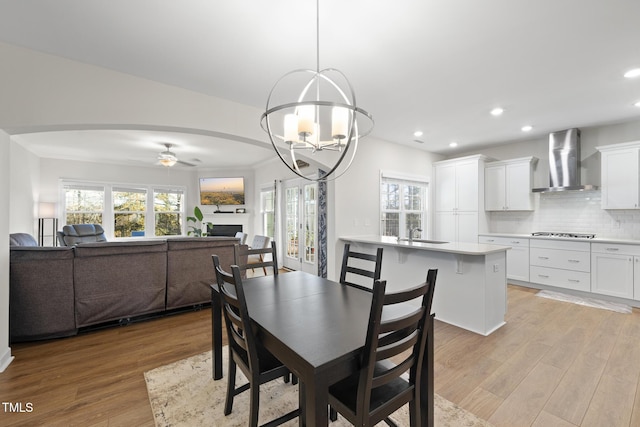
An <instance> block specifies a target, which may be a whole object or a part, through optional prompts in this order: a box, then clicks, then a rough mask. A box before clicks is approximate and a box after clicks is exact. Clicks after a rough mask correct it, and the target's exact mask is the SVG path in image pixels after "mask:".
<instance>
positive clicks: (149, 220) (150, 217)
mask: <svg viewBox="0 0 640 427" xmlns="http://www.w3.org/2000/svg"><path fill="white" fill-rule="evenodd" d="M68 187H71V188H73V187H79V188H82V187H96V188H97V187H102V188H104V207H103V209H104V211H103V212H102V228H104V232H105V235H106V237H107V239H109V240H130V239H139V238H140V237H114V232H115V230H114V219H115V216H114V209H113V198H112V192H113V190H114V189H118V190H122V189H132V190H133V189H136V190H145V191H146V192H147V200H146V211H145V216H146V218H145V235H144V237H145V238H164V237H165V236H156V235H155V228H156V227H155V226H156V224H155V209H154V204H153V203H154V195H155V192H156V191H160V192H166V191H174V192H182V198H183V203H182V206H181V211H180V214H181V215H182V224H181V235H183V236H184V235H186V233H185V230H186V209H185V203H184V201H185V200H187V189H186V187H184V186H171V185H162V184H159V185H155V184H135V183H120V182H99V181H79V180H60V182H59V191H60V196H59V205H60V206H61V209H60V216H59V220H60V221H61V223H62V224H65V221H66V218H67V212H66V200H65V188H68Z"/></svg>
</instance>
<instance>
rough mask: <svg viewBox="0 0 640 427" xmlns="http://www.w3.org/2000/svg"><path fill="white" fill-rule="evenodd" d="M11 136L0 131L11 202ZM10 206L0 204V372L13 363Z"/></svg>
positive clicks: (0, 174)
mask: <svg viewBox="0 0 640 427" xmlns="http://www.w3.org/2000/svg"><path fill="white" fill-rule="evenodd" d="M9 144H10V141H9V135H7V134H6V133H5V132H3V131H2V130H0V198H1V199H2V200H5V201H6V200H9V195H10V194H9V193H10V185H11V184H10V181H11V177H10V171H9V164H10V160H9V151H10V150H9ZM9 222H10V216H9V204H8V203H0V372H3V371H4V370H5V368H6V367H7V365H8V364H9V363H10V362H11V360H12V356H11V348H10V347H9V230H10V224H9Z"/></svg>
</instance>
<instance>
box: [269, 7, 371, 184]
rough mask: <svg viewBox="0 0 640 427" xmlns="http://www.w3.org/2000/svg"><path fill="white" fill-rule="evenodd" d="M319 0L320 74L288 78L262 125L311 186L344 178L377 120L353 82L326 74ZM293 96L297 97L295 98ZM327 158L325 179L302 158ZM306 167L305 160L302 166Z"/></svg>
mask: <svg viewBox="0 0 640 427" xmlns="http://www.w3.org/2000/svg"><path fill="white" fill-rule="evenodd" d="M319 3H320V2H319V0H317V1H316V69H315V70H309V69H299V70H294V71H291V72H289V73H287V74H285V75H284V76H282V77H281V78H280V79H279V80H278V81H277V82H276V84H275V85H274V86H273V88H272V89H271V92H270V93H269V97H268V98H267V106H266V109H265V112H264V113H263V114H262V117H261V118H260V125H261V126H262V128H263V129H264V130H265V132H266V133H267V134H268V135H269V139H270V141H271V145H272V146H273V148H274V150H275V152H276V154H277V155H278V157H279V158H280V160H282V162H283V163H284V164H285V165H286V166H287V167H288V168H289V169H290V170H291V171H292V172H294V173H295V174H296V175H298V176H300V177H302V178H305V179H307V180H310V181H328V180H333V179H337V178H339V177H340V176H342V175H343V174H344V173H345V172H346V171H347V169H349V167H350V166H351V163H352V162H353V159H354V158H355V155H356V152H357V150H358V141H359V140H360V138H362V137H364V136H366V135H368V134H369V133H370V132H371V130H372V129H373V117H372V116H371V114H369V113H368V112H367V111H365V110H363V109H362V108H359V107H358V106H357V105H356V96H355V92H354V91H353V88H352V86H351V84H350V83H349V80H347V77H346V76H345V75H344V74H343V73H342V72H340V71H339V70H337V69H335V68H326V69H323V70H320V6H319ZM292 94H293V95H292ZM302 153H311V154H314V155H318V156H321V157H322V158H321V159H319V160H320V162H321V163H322V164H326V165H327V167H328V168H329V170H328V171H326V172H325V173H324V174H323V175H322V176H317V175H316V174H315V173H313V172H312V173H309V174H304V173H303V172H302V171H301V170H300V163H301V161H300V160H301V159H300V155H301V154H302ZM302 163H303V161H302Z"/></svg>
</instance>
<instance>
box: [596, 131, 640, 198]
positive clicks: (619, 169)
mask: <svg viewBox="0 0 640 427" xmlns="http://www.w3.org/2000/svg"><path fill="white" fill-rule="evenodd" d="M596 149H597V150H598V151H600V153H601V160H602V166H601V173H602V179H601V186H602V209H640V141H636V142H626V143H622V144H614V145H606V146H603V147H596Z"/></svg>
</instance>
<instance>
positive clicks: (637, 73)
mask: <svg viewBox="0 0 640 427" xmlns="http://www.w3.org/2000/svg"><path fill="white" fill-rule="evenodd" d="M624 76H625V77H626V78H628V79H632V78H634V77H640V68H633V69H631V70H629V71H627V72H626V73H624Z"/></svg>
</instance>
